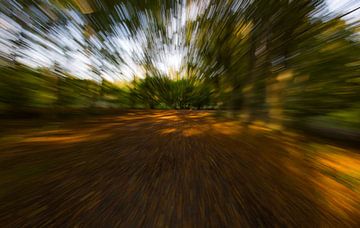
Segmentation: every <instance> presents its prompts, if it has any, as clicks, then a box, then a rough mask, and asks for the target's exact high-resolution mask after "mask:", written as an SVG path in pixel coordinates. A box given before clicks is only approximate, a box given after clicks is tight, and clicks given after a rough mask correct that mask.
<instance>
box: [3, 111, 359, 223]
mask: <svg viewBox="0 0 360 228" xmlns="http://www.w3.org/2000/svg"><path fill="white" fill-rule="evenodd" d="M1 124H2V126H3V127H2V129H0V131H1V132H0V226H1V227H24V226H29V227H49V226H56V227H68V226H72V227H274V226H277V227H279V226H280V227H283V226H292V227H320V226H322V227H360V151H359V150H356V149H354V148H352V149H351V148H345V147H342V146H336V145H330V144H326V143H321V142H318V141H312V140H310V139H308V138H306V137H305V136H301V135H296V134H278V133H273V132H271V131H269V130H268V129H266V128H262V127H259V126H255V125H252V126H246V127H245V126H242V125H241V124H239V123H237V122H235V121H234V120H231V119H225V118H219V117H215V116H214V115H213V113H212V112H207V111H132V112H128V113H124V114H121V115H112V116H96V117H88V118H84V119H82V120H64V121H34V120H32V121H31V120H22V121H20V120H17V121H15V120H14V121H7V122H2V123H1Z"/></svg>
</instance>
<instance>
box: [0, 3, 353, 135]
mask: <svg viewBox="0 0 360 228" xmlns="http://www.w3.org/2000/svg"><path fill="white" fill-rule="evenodd" d="M16 2H17V3H18V4H20V5H23V6H24V7H23V11H22V12H20V11H19V10H18V9H17V8H16V7H15V10H14V11H11V10H9V9H10V6H11V7H12V4H10V2H4V3H1V4H2V6H4V7H3V8H2V10H1V11H2V13H3V15H7V18H6V20H8V21H9V20H10V19H9V18H10V16H15V17H14V21H15V22H16V23H17V24H16V26H13V27H16V28H17V27H21V28H22V29H23V30H19V29H18V30H16V29H14V28H12V27H11V26H8V27H9V28H10V27H11V28H12V29H13V30H14V31H15V30H16V31H17V32H16V33H15V32H12V33H11V32H9V31H10V29H8V30H9V31H8V30H6V29H3V30H1V32H2V33H3V34H5V35H6V36H8V37H9V40H10V41H9V42H8V40H6V39H4V38H1V39H2V40H1V41H2V45H7V46H11V48H10V49H11V51H10V52H11V54H10V55H11V56H10V57H9V56H7V55H5V54H1V55H2V56H1V57H2V61H5V62H11V61H12V62H13V63H12V64H8V63H7V64H3V66H1V73H0V74H1V81H0V87H1V91H0V99H1V100H0V105H1V109H2V110H5V109H17V108H18V109H21V108H26V107H32V108H61V107H67V108H85V107H86V108H97V107H104V108H106V107H117V108H169V109H170V108H171V109H189V108H194V109H201V108H218V109H229V110H234V113H236V114H237V113H239V114H240V115H239V118H242V120H244V121H245V122H249V123H251V122H253V121H256V120H261V121H263V122H266V123H268V124H270V125H272V126H273V127H275V128H277V129H281V128H282V126H283V125H289V124H293V125H294V124H295V125H302V124H305V123H306V124H309V123H312V122H321V123H336V124H337V125H344V126H345V125H346V126H347V127H355V128H358V129H359V128H360V126H359V121H358V120H359V119H360V118H359V116H360V113H359V110H360V103H359V102H360V88H359V87H360V81H359V75H360V63H359V56H360V46H359V40H360V39H359V23H358V22H353V23H350V22H347V21H345V20H344V19H343V18H342V17H341V16H339V17H336V18H335V17H333V16H331V15H329V14H328V13H327V12H326V6H325V2H324V1H323V0H297V1H291V0H276V1H275V0H254V1H249V0H227V1H220V0H212V1H200V0H183V1H180V0H179V1H176V0H174V1H171V0H167V1H158V0H151V1H120V0H119V1H112V0H111V1H110V0H109V1H92V0H88V1H73V0H71V1H70V0H69V1H55V0H53V1H41V0H39V1H16ZM40 11H41V12H40ZM74 14H77V17H76V16H74ZM75 19H76V20H75ZM74 21H76V23H74ZM26 22H28V23H26ZM70 22H71V23H74V24H71V25H72V26H73V27H71V29H69V30H67V31H68V32H72V33H74V31H75V30H79V31H78V32H79V34H80V35H79V34H78V35H73V36H71V38H72V39H73V40H74V42H75V43H77V44H79V47H81V48H82V50H80V51H79V50H78V49H76V50H77V51H78V52H84V53H85V56H86V57H87V58H88V59H89V63H88V64H89V65H91V66H90V67H91V69H93V71H92V73H93V75H92V77H93V78H92V79H93V80H90V79H87V80H84V79H80V78H77V77H75V76H72V75H71V74H69V73H66V72H65V70H64V72H56V71H54V70H50V69H45V68H44V69H36V70H35V69H31V68H29V67H25V66H23V65H21V64H20V63H17V59H19V58H23V57H24V53H22V52H21V50H23V49H24V48H28V47H29V46H30V44H31V42H37V43H39V44H40V45H43V46H44V45H45V43H44V42H45V41H41V42H40V41H39V39H38V38H37V37H35V36H34V37H32V36H31V35H30V34H29V33H33V34H37V35H38V36H39V37H42V38H44V40H47V42H50V44H48V46H47V47H46V48H48V49H50V48H53V49H56V51H58V52H63V53H65V56H66V54H67V53H70V52H71V48H70V47H69V46H71V45H62V44H57V42H56V41H55V40H54V39H53V38H51V36H49V37H47V34H49V33H50V31H52V32H54V31H57V30H60V29H61V28H63V27H61V26H65V27H66V26H68V23H70ZM3 27H4V26H3ZM37 27H39V28H37ZM4 28H6V26H5V27H4ZM13 30H11V31H13ZM74 34H75V33H74ZM119 34H120V35H119ZM5 35H4V36H5ZM114 37H115V38H121V40H131V39H132V40H135V41H139V42H138V43H137V44H139V48H138V49H135V48H134V49H132V50H131V52H132V53H135V54H134V55H133V56H131V58H130V59H131V60H132V61H134V62H135V63H136V64H138V65H139V66H141V67H142V69H144V71H145V76H144V77H143V78H136V79H134V80H133V81H131V82H123V83H122V85H121V86H119V85H118V84H116V83H117V82H110V81H107V80H105V79H104V78H103V76H102V75H103V73H104V72H105V70H108V71H106V74H107V75H109V74H111V73H113V74H115V73H114V72H116V70H117V68H119V67H120V66H121V65H126V64H127V62H126V61H127V60H128V59H129V58H127V57H128V56H125V51H126V50H124V48H122V49H121V48H119V46H120V45H119V44H117V43H116V42H115V41H114V39H110V38H114ZM31 40H32V41H31ZM82 40H83V41H82ZM30 41H31V42H30ZM45 46H46V45H45ZM56 47H58V48H56ZM178 49H181V50H182V51H183V53H185V54H184V57H183V61H182V66H181V68H180V70H179V72H176V78H172V76H173V75H171V76H170V75H168V74H167V73H166V72H163V71H160V70H159V69H158V68H159V64H158V62H161V61H164V59H161V58H159V56H160V54H159V53H164V52H169V50H172V51H178ZM96 58H98V59H96ZM100 60H101V61H100ZM102 60H104V61H102ZM105 60H106V61H105ZM165 60H166V59H165ZM54 61H56V60H54ZM109 65H112V66H113V67H109ZM129 66H130V65H129ZM58 67H59V68H61V67H64V66H58ZM107 68H108V69H107ZM109 69H111V71H109ZM114 69H115V70H114ZM169 74H170V73H169ZM115 81H116V80H115Z"/></svg>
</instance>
